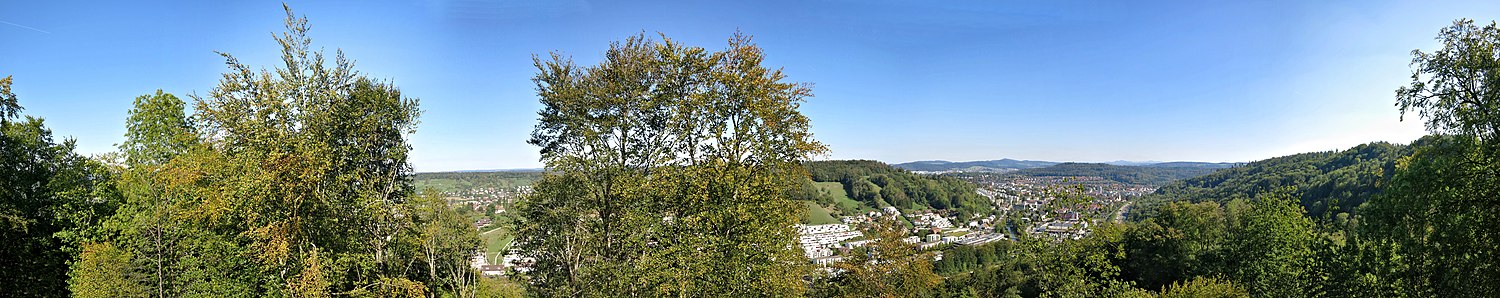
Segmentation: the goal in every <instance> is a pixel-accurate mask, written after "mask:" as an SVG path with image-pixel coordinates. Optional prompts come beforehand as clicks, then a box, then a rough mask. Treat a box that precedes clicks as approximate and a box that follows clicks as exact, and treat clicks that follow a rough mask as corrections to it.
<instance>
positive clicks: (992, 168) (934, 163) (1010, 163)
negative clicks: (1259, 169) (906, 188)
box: [891, 158, 1244, 172]
mask: <svg viewBox="0 0 1500 298" xmlns="http://www.w3.org/2000/svg"><path fill="white" fill-rule="evenodd" d="M1064 163H1081V162H1054V161H1040V160H1015V159H1009V158H1006V159H999V160H981V161H963V162H952V161H946V160H923V161H913V162H908V163H899V164H893V165H891V166H894V167H897V168H901V169H905V170H908V171H922V172H1013V171H1019V170H1025V169H1038V168H1046V167H1051V166H1056V165H1059V164H1064ZM1094 164H1108V165H1114V166H1127V167H1149V168H1198V169H1224V168H1232V167H1235V166H1238V165H1244V163H1239V162H1195V161H1173V162H1160V161H1126V160H1117V161H1111V162H1104V163H1094Z"/></svg>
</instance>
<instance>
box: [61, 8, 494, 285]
mask: <svg viewBox="0 0 1500 298" xmlns="http://www.w3.org/2000/svg"><path fill="white" fill-rule="evenodd" d="M286 16H287V19H286V27H287V31H286V32H285V33H283V34H280V35H277V36H276V38H275V39H276V41H277V43H278V44H279V45H280V46H281V49H282V58H283V59H282V62H283V66H281V67H277V68H274V69H273V70H259V71H256V70H253V68H252V67H250V66H248V65H244V64H242V63H239V61H238V60H237V59H235V58H234V56H231V55H229V54H222V55H223V56H224V58H225V59H226V61H227V64H228V65H229V68H230V71H229V73H226V74H225V75H224V76H223V78H222V79H221V80H220V81H219V84H218V85H217V86H215V87H214V88H213V89H212V90H211V91H210V92H209V93H208V94H207V96H205V97H196V96H195V97H194V104H195V108H194V109H193V110H194V114H193V115H192V116H191V117H189V116H187V115H186V112H185V111H184V106H185V103H184V102H182V101H181V100H179V99H177V98H176V97H175V96H172V95H170V94H166V93H163V92H160V91H158V92H157V93H156V94H155V95H147V96H142V97H140V98H138V99H137V100H136V106H135V108H134V109H132V110H131V112H130V118H129V120H128V122H127V125H126V126H127V128H128V129H127V133H126V141H125V142H124V143H122V144H121V145H120V150H121V153H122V155H123V157H124V158H123V159H124V163H123V164H122V167H123V173H124V174H123V175H122V176H121V179H120V180H119V183H120V185H121V187H122V190H123V192H124V193H125V197H126V198H127V200H125V204H124V206H123V207H122V208H121V209H120V210H121V212H119V213H118V214H116V216H115V217H114V218H113V219H111V220H110V221H109V222H108V224H106V225H104V226H105V227H106V228H108V230H109V231H110V233H106V236H109V237H101V238H99V239H100V240H101V241H100V244H99V245H102V246H101V247H115V248H117V250H118V251H119V253H113V252H112V251H110V250H100V251H101V252H99V253H96V254H97V255H98V256H96V257H95V258H93V259H91V260H92V261H91V262H92V263H89V264H90V265H88V267H79V268H76V269H75V270H79V271H78V272H79V274H77V275H75V284H76V285H78V286H79V287H81V288H90V287H89V286H87V285H94V284H100V283H111V282H116V281H117V280H115V279H110V278H109V276H101V275H99V274H84V273H86V271H84V270H92V269H93V268H117V269H120V270H123V272H122V274H124V273H128V274H142V275H143V276H146V277H147V278H142V279H140V280H139V281H136V282H137V283H140V284H141V285H144V286H145V287H144V288H147V289H149V290H148V291H147V292H148V294H150V295H152V296H195V297H196V296H210V297H225V296H231V297H242V296H306V297H326V296H331V295H340V296H343V295H349V296H379V297H389V296H403V297H405V296H437V295H445V296H448V295H451V296H458V297H473V296H474V295H475V294H476V292H475V280H476V274H475V272H474V271H473V270H471V269H470V268H469V267H468V266H469V263H468V258H469V257H470V256H471V255H472V254H474V253H475V252H476V251H478V249H479V244H478V238H477V232H476V231H475V230H474V228H473V227H472V225H470V223H468V222H467V220H466V219H464V218H462V217H460V216H457V215H456V213H455V212H454V211H453V210H451V209H450V207H449V206H447V205H446V204H445V202H444V201H442V200H441V199H440V198H436V197H432V196H427V197H418V196H415V195H414V191H413V186H412V181H411V176H412V173H411V165H410V164H409V163H408V162H407V155H408V152H409V151H410V150H411V149H410V148H411V147H410V145H409V143H408V141H407V136H408V135H410V134H411V133H412V132H413V131H414V129H415V125H416V123H417V117H418V116H419V114H420V113H419V110H418V109H417V100H416V99H413V98H409V97H406V96H403V95H402V94H401V92H400V90H399V89H398V88H396V87H395V86H393V85H391V84H390V83H387V82H382V81H376V80H372V79H369V78H367V77H365V76H364V75H362V74H360V73H359V72H357V71H355V70H354V69H353V64H352V63H351V62H349V61H348V60H347V59H345V58H344V57H343V54H342V52H340V53H339V54H337V55H335V56H334V57H333V58H332V59H331V61H329V59H325V57H324V55H323V53H322V51H315V50H312V48H311V40H310V39H309V38H308V37H307V32H308V30H309V27H308V25H307V20H306V19H304V18H301V17H297V16H296V15H294V14H293V13H292V12H291V10H290V9H289V8H288V9H286ZM106 252H108V253H106ZM122 256H128V257H122ZM108 262H128V263H127V264H108ZM95 288H97V287H95Z"/></svg>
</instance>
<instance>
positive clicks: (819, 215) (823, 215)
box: [802, 201, 839, 225]
mask: <svg viewBox="0 0 1500 298" xmlns="http://www.w3.org/2000/svg"><path fill="white" fill-rule="evenodd" d="M802 204H804V205H806V210H807V212H806V213H803V214H802V223H803V224H809V225H826V224H836V223H839V220H838V219H837V218H833V215H832V214H828V209H824V208H823V206H818V203H816V202H813V201H802Z"/></svg>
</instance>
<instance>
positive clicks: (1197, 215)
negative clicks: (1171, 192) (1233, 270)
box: [1125, 201, 1226, 290]
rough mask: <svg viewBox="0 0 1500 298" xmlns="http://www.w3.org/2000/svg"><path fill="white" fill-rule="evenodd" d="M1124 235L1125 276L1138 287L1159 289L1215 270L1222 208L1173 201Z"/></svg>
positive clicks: (1221, 237)
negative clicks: (1129, 277) (1127, 260)
mask: <svg viewBox="0 0 1500 298" xmlns="http://www.w3.org/2000/svg"><path fill="white" fill-rule="evenodd" d="M1159 209H1160V210H1158V211H1157V212H1156V215H1155V216H1154V217H1151V218H1147V219H1145V220H1142V221H1141V222H1140V223H1138V224H1136V225H1134V226H1132V227H1130V228H1129V229H1128V230H1127V232H1126V235H1125V241H1126V248H1127V251H1128V252H1127V254H1128V255H1129V256H1130V258H1129V262H1127V264H1126V268H1127V271H1129V273H1128V274H1127V275H1129V276H1134V277H1135V278H1136V282H1137V283H1138V285H1139V286H1141V287H1143V288H1146V289H1153V290H1154V289H1161V288H1162V287H1163V286H1166V285H1168V284H1171V283H1173V282H1176V281H1181V280H1187V279H1188V278H1189V277H1192V276H1200V275H1205V274H1209V273H1212V272H1219V271H1218V270H1219V269H1220V268H1218V267H1219V264H1218V261H1219V256H1220V253H1222V251H1221V249H1222V246H1223V243H1224V239H1225V236H1226V231H1225V223H1224V211H1223V209H1221V208H1220V207H1219V204H1218V203H1215V202H1212V201H1209V202H1202V203H1197V204H1192V203H1187V202H1173V203H1168V204H1166V205H1162V206H1161V207H1159Z"/></svg>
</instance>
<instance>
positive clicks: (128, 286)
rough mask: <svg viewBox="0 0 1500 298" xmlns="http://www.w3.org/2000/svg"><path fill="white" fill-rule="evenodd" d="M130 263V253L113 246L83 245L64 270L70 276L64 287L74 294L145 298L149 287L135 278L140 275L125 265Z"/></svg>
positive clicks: (77, 295) (75, 295)
mask: <svg viewBox="0 0 1500 298" xmlns="http://www.w3.org/2000/svg"><path fill="white" fill-rule="evenodd" d="M130 263H131V255H130V252H127V251H123V250H120V249H118V248H115V247H114V245H110V244H87V245H84V246H83V253H82V254H81V256H80V258H79V260H78V263H77V264H75V265H74V266H73V270H72V271H70V272H69V273H68V274H69V275H71V276H72V278H73V279H72V282H71V283H70V284H69V285H68V290H71V291H73V296H74V297H149V295H147V294H148V292H149V289H147V288H146V287H143V283H142V282H140V281H139V279H141V278H143V277H142V276H140V275H139V274H136V272H134V270H132V268H130V267H128V266H129V265H130Z"/></svg>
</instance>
